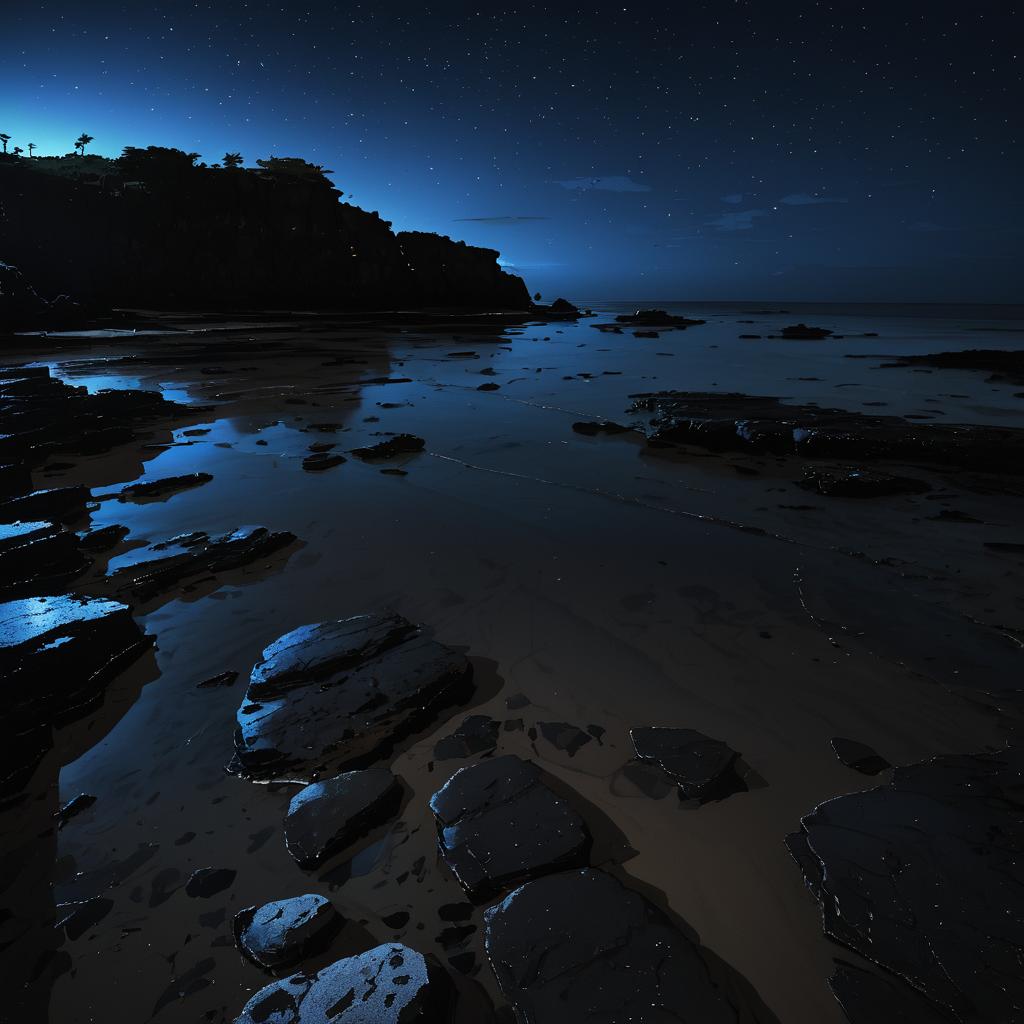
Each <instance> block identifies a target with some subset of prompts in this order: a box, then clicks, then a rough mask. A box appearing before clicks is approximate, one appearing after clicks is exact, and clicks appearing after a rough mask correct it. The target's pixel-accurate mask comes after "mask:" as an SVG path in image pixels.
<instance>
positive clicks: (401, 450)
mask: <svg viewBox="0 0 1024 1024" xmlns="http://www.w3.org/2000/svg"><path fill="white" fill-rule="evenodd" d="M426 445H427V442H426V441H424V440H423V438H422V437H416V436H415V434H396V435H395V436H394V437H389V438H388V439H387V440H386V441H379V442H378V443H377V444H374V445H370V446H369V447H368V448H354V449H353V450H352V454H353V455H354V456H355V457H356V458H358V459H363V460H364V461H366V462H372V461H373V460H375V459H393V458H394V457H395V456H396V455H410V454H412V453H414V452H421V451H423V449H424V448H425V447H426Z"/></svg>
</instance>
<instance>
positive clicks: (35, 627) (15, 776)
mask: <svg viewBox="0 0 1024 1024" xmlns="http://www.w3.org/2000/svg"><path fill="white" fill-rule="evenodd" d="M150 643H151V640H150V638H149V637H147V636H146V635H145V634H144V633H143V632H142V630H141V629H140V628H139V626H138V625H137V624H136V622H135V620H134V619H133V618H132V616H131V612H130V610H129V609H128V607H127V606H126V605H123V604H120V603H118V602H117V601H105V600H102V599H99V598H84V597H31V598H26V599H24V600H19V601H6V602H4V603H2V604H0V677H2V678H3V680H4V694H3V700H4V706H3V714H2V715H0V796H3V795H4V794H5V793H8V792H10V791H11V790H13V789H16V788H17V787H18V786H19V785H21V784H22V783H23V782H24V781H25V780H26V779H27V777H28V775H29V774H31V772H32V769H33V768H34V767H35V765H36V764H37V763H38V761H39V759H40V758H41V757H42V755H43V754H44V753H45V752H46V751H47V750H48V749H49V748H50V745H51V742H52V737H51V729H52V726H53V725H54V724H55V723H57V722H60V721H65V720H69V719H71V718H74V717H76V716H77V715H79V714H81V713H83V712H84V711H86V710H88V709H89V708H90V707H92V706H93V705H94V704H95V703H96V702H97V701H98V700H99V699H100V697H101V696H102V693H103V689H104V687H105V685H106V684H107V683H108V682H109V681H110V679H111V678H113V676H114V675H115V674H116V673H117V672H119V671H120V670H121V669H122V668H123V667H124V666H126V665H127V664H128V663H129V662H130V661H132V660H133V659H134V658H135V657H137V656H138V655H139V654H141V653H142V651H143V650H145V648H146V647H148V646H149V644H150Z"/></svg>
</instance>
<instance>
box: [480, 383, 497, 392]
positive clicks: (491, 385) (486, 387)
mask: <svg viewBox="0 0 1024 1024" xmlns="http://www.w3.org/2000/svg"><path fill="white" fill-rule="evenodd" d="M500 388H501V385H500V384H494V383H493V382H492V383H488V384H480V385H478V386H477V391H498V390H500Z"/></svg>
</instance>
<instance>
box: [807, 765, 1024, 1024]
mask: <svg viewBox="0 0 1024 1024" xmlns="http://www.w3.org/2000/svg"><path fill="white" fill-rule="evenodd" d="M1022 773H1024V752H1022V750H1021V749H1020V748H1008V749H1006V750H1002V751H999V752H997V753H991V754H961V755H951V756H946V757H936V758H933V759H932V760H930V761H925V762H922V763H921V764H915V765H908V766H906V767H897V768H896V769H895V770H894V772H893V780H892V782H891V783H889V785H887V786H880V787H878V788H876V789H871V790H868V791H866V792H863V793H851V794H849V795H847V796H841V797H837V798H836V799H834V800H829V801H827V802H826V803H823V804H821V805H820V806H819V807H817V808H816V809H815V810H814V812H813V813H811V814H809V815H808V816H807V817H806V818H804V819H803V820H802V823H801V824H802V826H803V828H802V830H801V831H800V832H799V833H796V834H795V835H792V836H790V837H789V839H788V840H787V842H788V845H789V847H790V850H791V852H792V853H793V854H794V857H795V858H796V860H797V863H798V864H799V865H800V867H801V869H802V870H803V872H804V876H805V879H806V881H807V884H808V887H809V888H810V889H811V891H812V893H814V895H815V897H816V898H817V899H818V901H819V902H820V904H821V909H822V922H823V926H824V930H825V934H826V935H828V936H829V938H832V939H834V940H835V941H837V942H840V943H842V944H843V945H845V946H848V947H850V948H851V949H853V950H855V951H856V952H858V953H860V954H862V955H863V956H865V957H868V958H869V959H871V960H873V961H875V962H876V963H878V964H880V965H881V966H883V967H885V968H886V969H888V970H889V971H891V972H892V973H893V974H894V975H898V976H899V977H901V978H903V979H904V980H905V981H907V982H909V983H910V985H912V986H913V987H914V988H916V989H917V990H918V991H919V992H920V993H922V994H923V995H925V996H927V997H928V998H929V999H930V1000H931V1001H932V1002H933V1003H934V1004H935V1005H936V1006H938V1007H941V1008H943V1009H944V1010H945V1011H947V1012H950V1013H951V1014H952V1015H953V1017H954V1019H956V1020H963V1021H967V1020H969V1021H971V1022H993V1024H994V1022H996V1021H1009V1020H1015V1019H1017V1017H1018V1015H1019V1008H1020V1007H1021V1006H1024V972H1022V971H1021V969H1020V965H1021V963H1022V962H1024V872H1022V871H1021V863H1022V858H1024V797H1022V790H1021V779H1022Z"/></svg>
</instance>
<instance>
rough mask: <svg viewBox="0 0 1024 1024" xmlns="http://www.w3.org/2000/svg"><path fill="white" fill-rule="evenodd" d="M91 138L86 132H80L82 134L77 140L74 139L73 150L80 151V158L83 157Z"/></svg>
mask: <svg viewBox="0 0 1024 1024" xmlns="http://www.w3.org/2000/svg"><path fill="white" fill-rule="evenodd" d="M92 138H93V137H92V136H91V135H89V134H87V133H86V132H82V134H81V135H79V136H78V138H77V139H75V149H77V150H80V151H81V154H82V156H85V147H86V146H88V145H89V143H90V142H92Z"/></svg>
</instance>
